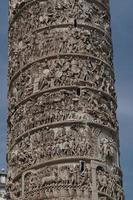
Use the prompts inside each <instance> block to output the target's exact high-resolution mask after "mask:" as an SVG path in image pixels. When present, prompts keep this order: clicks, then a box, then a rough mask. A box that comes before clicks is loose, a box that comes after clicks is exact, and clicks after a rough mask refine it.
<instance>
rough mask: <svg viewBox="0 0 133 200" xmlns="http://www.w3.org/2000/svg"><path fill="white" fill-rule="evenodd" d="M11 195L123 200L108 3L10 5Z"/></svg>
mask: <svg viewBox="0 0 133 200" xmlns="http://www.w3.org/2000/svg"><path fill="white" fill-rule="evenodd" d="M9 24H10V27H9V115H8V132H9V133H8V184H7V189H8V196H9V198H10V199H11V200H49V199H51V200H57V199H58V200H70V199H71V200H123V199H124V194H123V189H122V172H121V170H120V165H119V139H118V138H119V135H118V124H117V119H116V109H117V104H116V95H115V89H114V82H115V78H114V70H113V63H112V41H111V30H110V14H109V3H108V1H107V0H93V1H92V0H52V1H51V0H47V1H46V0H29V1H28V0H27V1H26V0H10V4H9Z"/></svg>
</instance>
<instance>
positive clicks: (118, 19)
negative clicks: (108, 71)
mask: <svg viewBox="0 0 133 200" xmlns="http://www.w3.org/2000/svg"><path fill="white" fill-rule="evenodd" d="M110 3H111V16H112V34H113V46H114V66H115V73H116V90H117V97H118V120H119V125H120V143H121V165H122V169H123V173H124V189H125V194H126V200H133V128H132V125H133V0H110ZM7 8H8V0H0V168H3V167H4V168H6V159H5V158H6V137H7V136H6V132H7V128H6V127H7V125H6V113H7V66H8V64H7V63H8V58H7V32H8V19H7V13H8V11H7Z"/></svg>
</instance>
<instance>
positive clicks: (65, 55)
mask: <svg viewBox="0 0 133 200" xmlns="http://www.w3.org/2000/svg"><path fill="white" fill-rule="evenodd" d="M65 57H66V58H67V57H79V58H82V59H87V58H90V59H94V60H98V61H100V62H102V63H103V64H105V65H106V66H107V67H108V68H109V69H110V70H111V71H112V73H113V75H114V71H113V68H112V66H111V65H109V64H108V63H107V62H106V61H104V60H102V59H100V58H98V57H95V56H93V55H86V54H80V53H77V54H76V53H66V54H55V55H50V56H44V57H41V58H38V59H36V60H34V61H33V62H30V63H28V64H27V65H25V66H24V67H22V68H21V69H19V70H18V71H17V72H16V74H15V75H14V76H13V77H12V79H11V80H10V82H9V91H10V89H11V85H12V83H13V81H14V80H15V79H16V78H17V77H18V76H19V75H20V74H21V73H22V72H24V71H25V70H27V69H29V68H30V66H32V65H33V64H35V63H37V62H43V61H44V60H51V59H59V58H65Z"/></svg>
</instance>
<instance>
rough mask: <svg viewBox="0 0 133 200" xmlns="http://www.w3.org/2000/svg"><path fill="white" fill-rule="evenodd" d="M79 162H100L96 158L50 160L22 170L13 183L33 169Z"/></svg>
mask: <svg viewBox="0 0 133 200" xmlns="http://www.w3.org/2000/svg"><path fill="white" fill-rule="evenodd" d="M80 160H83V161H85V162H86V163H90V162H91V161H98V162H101V160H99V159H96V158H91V157H90V158H88V157H85V156H80V157H67V158H60V159H56V160H50V161H47V162H43V163H40V164H37V165H34V166H32V167H29V168H27V169H25V170H23V171H22V172H21V173H19V174H18V175H17V176H15V177H14V179H13V180H14V181H16V180H17V179H19V178H20V177H21V176H22V174H23V173H26V172H28V171H30V170H34V169H36V170H37V169H41V168H43V167H45V166H51V165H58V164H62V163H63V164H64V163H73V162H74V163H75V162H79V161H80ZM102 164H103V161H102Z"/></svg>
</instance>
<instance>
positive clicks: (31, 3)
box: [9, 0, 108, 30]
mask: <svg viewBox="0 0 133 200" xmlns="http://www.w3.org/2000/svg"><path fill="white" fill-rule="evenodd" d="M37 1H40V2H41V1H46V0H31V1H30V2H28V3H26V2H25V4H24V6H22V8H21V9H20V10H19V11H18V12H17V13H16V14H15V15H14V16H13V19H12V21H11V22H10V24H9V30H10V28H11V26H12V25H13V24H14V22H15V20H16V19H17V18H18V17H19V16H20V15H21V12H23V10H24V9H25V8H26V7H27V6H29V5H33V4H34V3H36V2H37ZM92 2H93V3H94V1H92ZM95 3H96V4H99V5H100V6H102V7H103V8H104V9H106V10H107V11H108V7H107V6H106V5H105V4H104V3H102V2H100V1H99V0H95Z"/></svg>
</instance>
